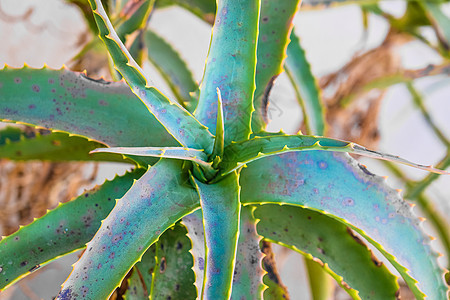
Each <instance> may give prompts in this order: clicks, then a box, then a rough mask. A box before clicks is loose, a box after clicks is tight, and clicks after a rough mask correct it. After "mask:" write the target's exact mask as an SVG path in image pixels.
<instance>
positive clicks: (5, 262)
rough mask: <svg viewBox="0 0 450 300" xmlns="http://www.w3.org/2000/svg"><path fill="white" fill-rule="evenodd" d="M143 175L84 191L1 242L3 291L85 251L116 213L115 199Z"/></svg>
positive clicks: (0, 286) (0, 281)
mask: <svg viewBox="0 0 450 300" xmlns="http://www.w3.org/2000/svg"><path fill="white" fill-rule="evenodd" d="M143 173H144V170H143V169H137V170H135V171H133V172H132V173H129V174H126V175H124V176H122V177H116V178H115V179H114V180H112V181H107V182H105V183H104V184H103V185H101V186H98V187H96V188H94V189H92V190H89V191H85V192H84V193H83V194H82V195H80V196H79V197H77V198H75V199H73V200H72V201H70V202H67V203H63V204H60V205H58V207H56V208H55V209H54V210H51V211H49V212H48V213H47V214H46V215H45V216H43V217H41V218H39V219H36V220H35V221H33V222H32V223H30V224H28V225H26V226H24V227H21V228H20V229H19V230H18V231H16V232H15V233H13V234H11V235H10V236H8V237H4V238H3V239H2V240H1V241H0V270H1V271H0V289H3V288H5V287H6V286H9V285H10V284H12V283H14V282H15V281H16V280H18V279H20V278H21V277H23V276H26V275H28V274H29V273H30V272H32V271H34V270H36V269H38V268H39V267H40V266H42V265H44V264H46V263H48V262H50V261H51V260H53V259H55V258H57V257H59V256H61V255H64V254H67V253H69V252H72V251H75V250H77V249H81V248H84V247H85V244H86V243H87V242H88V241H89V240H90V239H91V238H92V237H93V236H94V234H95V233H96V232H97V230H98V229H99V228H100V224H101V221H102V220H103V219H104V218H105V217H106V216H107V215H108V214H109V212H110V211H111V210H112V209H113V207H114V205H115V199H118V198H120V197H122V196H123V195H124V194H125V192H126V191H127V190H128V189H129V188H130V187H131V185H132V184H133V180H135V179H137V178H139V177H140V176H141V175H142V174H143Z"/></svg>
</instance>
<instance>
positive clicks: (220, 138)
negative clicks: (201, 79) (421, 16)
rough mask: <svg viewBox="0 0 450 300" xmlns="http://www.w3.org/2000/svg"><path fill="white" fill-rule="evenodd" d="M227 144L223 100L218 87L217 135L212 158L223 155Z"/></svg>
mask: <svg viewBox="0 0 450 300" xmlns="http://www.w3.org/2000/svg"><path fill="white" fill-rule="evenodd" d="M224 146H225V127H224V120H223V102H222V95H221V93H220V89H219V88H217V121H216V136H215V137H214V149H213V153H212V155H211V157H212V159H216V157H217V156H218V157H219V158H221V157H223V149H224Z"/></svg>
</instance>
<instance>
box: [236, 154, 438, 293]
mask: <svg viewBox="0 0 450 300" xmlns="http://www.w3.org/2000/svg"><path fill="white" fill-rule="evenodd" d="M240 184H241V186H242V191H241V201H242V202H243V203H244V204H245V203H248V204H251V203H283V204H290V205H298V206H301V207H305V208H310V209H313V210H317V211H319V212H322V213H324V214H327V215H328V216H330V217H334V218H336V220H338V221H340V222H342V223H344V224H346V225H347V226H350V227H352V229H354V230H356V231H357V232H358V233H360V234H361V235H362V236H364V237H365V238H366V239H367V240H368V241H369V242H371V243H372V244H373V245H374V246H375V247H377V248H378V250H380V252H381V253H382V254H383V255H385V256H386V258H387V259H389V261H390V262H391V263H392V264H393V265H394V267H395V268H396V269H397V270H398V271H399V272H400V274H401V275H402V277H403V278H404V279H405V281H406V282H407V284H408V285H409V287H410V288H411V290H412V291H413V293H414V295H415V296H416V297H417V298H418V299H423V297H424V294H425V295H427V296H428V297H429V299H445V298H446V294H447V286H446V285H445V283H444V280H443V275H442V274H443V271H442V270H441V269H440V267H439V266H438V264H437V255H436V254H435V253H434V252H433V251H432V250H431V248H430V245H429V241H430V238H429V237H427V236H426V235H424V234H423V232H422V230H421V228H420V220H419V219H418V218H417V217H416V216H415V215H414V214H413V213H412V208H411V207H410V206H409V205H408V204H407V203H406V202H404V201H403V200H402V199H401V197H400V196H399V194H398V192H396V191H395V190H392V189H391V188H389V187H388V186H387V185H386V183H385V181H384V179H383V178H381V177H378V176H376V175H374V174H371V173H370V172H368V171H367V169H366V168H365V167H363V166H361V165H359V164H358V163H357V162H356V161H355V160H353V159H352V158H350V157H349V156H348V155H345V154H344V155H343V154H340V153H327V152H321V151H314V152H298V153H287V154H282V155H278V156H273V157H269V158H266V159H262V160H259V161H256V162H253V163H251V164H249V165H248V167H247V168H245V169H243V170H242V172H241V180H240Z"/></svg>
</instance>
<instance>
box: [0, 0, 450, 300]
mask: <svg viewBox="0 0 450 300" xmlns="http://www.w3.org/2000/svg"><path fill="white" fill-rule="evenodd" d="M357 2H358V1H353V3H354V4H347V5H331V6H329V7H326V6H325V5H323V4H324V2H323V1H310V2H305V3H303V6H302V8H301V9H300V12H299V13H298V14H297V16H296V17H295V19H294V23H295V29H294V30H295V32H296V33H297V35H298V36H299V37H300V40H301V44H302V46H303V48H304V49H305V51H306V56H307V58H308V60H309V62H310V64H311V68H312V72H313V74H314V75H315V76H316V78H317V79H318V82H319V85H320V86H321V88H322V90H323V92H322V98H323V100H324V102H325V103H326V104H327V107H328V114H327V121H328V123H329V128H328V134H327V135H329V136H332V137H336V138H342V139H346V140H352V141H355V142H357V143H360V144H362V145H364V146H367V147H369V148H372V149H377V150H380V151H383V152H387V153H391V154H395V155H399V156H401V157H403V158H406V159H408V160H411V161H414V162H417V163H421V164H433V165H436V164H438V165H439V163H441V164H440V166H441V167H442V166H444V167H445V166H448V165H449V164H450V162H449V161H450V159H449V153H450V150H449V149H450V148H449V142H448V140H449V139H450V120H449V116H450V79H449V74H450V67H449V64H448V62H449V61H448V59H449V58H448V56H446V55H447V54H448V48H447V49H443V48H442V47H440V46H435V45H440V43H441V37H440V36H439V34H437V33H439V29H437V28H436V27H437V25H436V24H434V25H433V26H420V28H418V32H419V36H420V38H418V37H413V36H411V35H408V34H404V33H401V32H400V33H399V32H397V30H393V26H392V22H390V21H389V18H386V15H389V16H393V17H394V18H401V17H402V16H403V15H404V14H405V11H406V8H407V5H408V1H403V0H390V1H379V2H378V3H379V7H380V8H381V10H382V12H383V14H384V15H380V14H375V13H371V12H370V11H369V12H367V11H365V10H364V9H362V7H361V6H360V5H359V4H358V3H357ZM317 3H320V4H321V5H315V4H317ZM442 8H443V9H442V11H443V13H444V15H446V16H447V18H448V16H449V15H450V5H449V4H444V5H443V6H442ZM446 24H449V23H448V22H447V23H446ZM150 27H151V28H152V29H153V30H154V31H155V32H157V33H159V34H160V35H161V36H163V37H164V38H165V39H166V40H168V41H169V42H170V43H171V44H172V45H173V46H174V48H175V49H177V50H178V51H179V53H180V54H181V56H182V57H183V58H184V59H185V60H186V61H187V63H188V65H189V67H190V69H191V70H192V72H193V74H194V76H195V78H196V79H197V80H198V81H200V80H201V77H202V74H203V67H204V62H205V59H206V55H207V51H208V46H209V40H210V35H211V27H210V25H209V24H208V23H206V22H204V21H202V20H200V19H199V18H197V17H196V16H194V15H192V14H190V13H189V12H187V11H186V10H184V9H182V8H179V7H168V8H164V9H159V10H157V11H155V12H154V13H153V15H152V18H151V22H150ZM449 29H450V27H449V28H446V30H449ZM441 34H442V33H441ZM422 37H423V38H422ZM91 39H92V36H91V34H90V33H89V31H88V28H87V25H86V23H85V21H84V18H83V15H82V14H81V12H80V10H79V9H78V8H77V7H76V6H75V5H71V4H69V3H68V2H67V1H63V0H46V1H35V0H22V1H14V0H0V66H3V65H4V64H7V65H8V66H10V67H14V68H21V67H22V66H23V65H24V63H26V64H27V65H29V66H30V67H33V68H41V67H43V66H44V64H46V65H47V66H49V67H51V68H57V69H58V68H61V66H62V65H63V64H66V65H67V66H68V67H69V68H71V67H72V66H75V62H74V60H73V57H74V56H75V55H76V54H77V53H78V52H79V51H80V50H81V49H82V48H83V46H84V45H85V44H86V43H87V42H89V41H90V40H91ZM441 46H442V45H441ZM447 46H448V44H447ZM444 48H445V47H444ZM445 51H447V52H445ZM90 63H92V64H94V65H95V64H96V63H101V62H99V61H97V60H96V58H95V57H94V58H92V59H91V62H90ZM103 63H104V62H103ZM430 65H432V66H434V67H436V66H437V69H438V72H435V73H432V70H431V69H433V68H430V67H429V66H430ZM442 66H443V67H442ZM439 67H442V68H441V69H442V70H441V69H439ZM445 67H446V69H445ZM427 68H428V69H427ZM434 69H436V68H434ZM145 70H146V71H147V72H148V73H149V74H150V75H151V77H152V78H153V81H154V84H155V85H156V86H157V87H158V88H159V89H160V90H161V91H162V92H163V93H165V94H166V95H169V96H173V93H172V91H171V90H170V88H169V87H168V86H167V84H166V83H165V81H164V80H163V79H162V78H161V76H160V75H159V73H158V72H157V71H156V69H155V68H154V67H152V66H151V65H150V64H148V65H146V66H145ZM439 70H440V71H439ZM87 72H88V75H90V76H93V77H99V76H105V77H107V78H108V76H109V75H108V72H106V71H101V70H100V71H98V72H97V71H96V72H95V73H94V72H91V71H90V70H89V69H88V70H87ZM408 72H409V73H408ZM427 72H428V73H427ZM430 72H431V73H432V74H430ZM396 74H409V76H410V77H411V78H410V79H411V80H410V81H408V83H405V82H400V83H395V82H396V81H395V80H393V79H392V78H393V76H394V75H396ZM428 75H430V76H428ZM383 78H388V79H389V80H391V81H389V82H388V83H386V82H383V81H382V80H380V79H383ZM377 80H378V81H377ZM385 81H386V80H385ZM370 84H372V85H370ZM269 99H270V106H269V117H270V119H271V122H270V123H269V130H270V131H279V130H280V129H283V130H284V131H285V132H287V133H296V132H298V131H299V130H300V129H303V128H304V124H303V114H302V109H301V107H300V105H299V101H298V99H297V97H296V94H295V91H294V90H293V88H292V86H291V84H290V82H289V79H288V77H287V75H286V74H285V73H283V74H281V75H280V76H279V78H278V79H277V81H276V83H275V86H274V88H273V90H272V92H271V94H270V98H269ZM349 99H350V100H349ZM342 101H351V102H350V104H349V105H346V106H345V107H344V105H340V104H339V103H341V104H342ZM361 161H362V162H363V163H364V164H365V165H367V167H368V169H369V170H371V172H374V173H376V174H378V175H382V176H389V178H388V183H389V185H390V186H392V187H394V188H399V189H404V193H406V194H408V193H410V195H411V193H412V192H411V191H414V188H415V187H417V186H420V185H421V184H422V183H421V182H422V179H424V178H426V177H429V176H430V175H429V174H428V173H426V172H424V171H420V170H416V169H413V168H409V167H405V166H400V165H396V166H392V165H390V164H385V163H384V162H380V161H375V160H372V159H366V158H364V159H361ZM82 165H83V166H84V168H83V169H80V168H79V166H80V164H66V165H64V166H60V167H57V166H51V167H49V166H47V168H59V171H58V172H59V173H58V172H57V174H58V176H59V177H62V176H69V175H70V176H72V177H71V178H69V179H68V180H66V182H65V184H63V185H62V186H59V187H56V188H55V187H53V190H49V192H48V193H49V194H51V195H53V196H52V197H53V198H58V197H59V198H61V197H62V198H64V199H67V200H68V199H70V197H73V196H75V195H76V194H77V193H78V192H79V189H80V188H79V186H80V185H81V186H82V188H89V187H91V186H93V185H95V184H101V183H102V182H103V181H104V180H105V179H111V178H113V177H114V175H115V174H117V173H119V174H123V173H124V172H125V171H126V170H127V169H128V168H129V167H130V166H129V165H124V164H101V165H100V166H98V170H97V166H94V165H93V164H86V163H85V164H82ZM43 167H45V164H43V165H40V164H35V165H32V166H31V167H30V166H29V165H28V166H25V165H20V164H13V163H11V162H5V161H1V162H0V181H1V183H0V190H1V187H7V186H8V185H9V184H10V183H11V182H14V181H17V180H19V181H21V182H22V183H21V184H22V185H23V187H24V188H25V189H26V188H27V187H28V188H29V187H30V186H35V187H34V189H38V190H39V189H40V187H41V186H42V185H46V186H52V185H51V181H50V183H42V182H41V183H33V182H32V180H33V178H28V177H29V176H28V177H26V176H25V175H24V174H23V173H24V171H23V170H29V169H30V168H31V169H36V172H42V170H41V169H43ZM20 170H22V172H21V171H20ZM79 170H82V171H79ZM14 172H15V173H14ZM11 174H13V175H11ZM92 174H96V175H95V176H94V177H92ZM14 176H16V177H14ZM58 176H55V182H56V177H58ZM91 177H92V178H91ZM427 180H429V179H427ZM429 181H430V183H427V184H426V187H424V190H423V191H422V190H421V191H420V192H417V191H416V192H417V193H419V194H420V195H421V196H420V197H422V198H424V199H425V200H424V201H428V202H427V203H431V204H432V206H433V209H434V210H435V211H437V213H438V215H439V216H440V217H441V218H442V219H443V220H444V222H446V223H444V224H445V226H447V227H449V226H448V219H449V216H450V188H449V187H450V176H441V177H439V178H437V179H431V180H429ZM49 189H50V188H49ZM55 189H56V190H55ZM30 193H31V192H30ZM31 194H32V193H31ZM26 195H28V194H26ZM0 197H6V196H5V194H4V193H3V194H1V193H0ZM411 197H412V198H414V197H418V196H414V195H413V196H411ZM22 198H25V196H23V195H22ZM47 198H48V197H47ZM25 200H27V201H29V199H25ZM413 200H414V199H413ZM2 201H5V200H4V199H3V200H2V199H0V203H2ZM35 202H36V203H40V207H38V208H29V207H24V205H25V204H21V205H22V206H20V205H19V204H14V205H11V204H9V206H8V208H9V210H6V209H2V210H3V214H0V220H1V222H0V223H1V224H0V234H2V235H6V234H7V233H8V232H9V233H10V232H12V231H14V230H17V228H18V225H25V224H27V223H29V222H30V221H31V220H32V217H38V216H39V215H42V214H43V213H45V209H46V208H49V209H50V208H51V207H54V206H56V202H54V203H53V202H51V201H49V199H46V200H39V201H38V200H36V201H35ZM27 203H29V202H27ZM2 205H3V204H2ZM18 211H20V213H17V212H18ZM14 213H16V214H15V215H14ZM416 213H417V214H419V215H426V212H422V211H420V207H416ZM12 215H14V217H12ZM30 218H31V219H30ZM425 228H426V230H427V232H429V234H430V235H433V236H438V235H439V233H437V232H435V231H434V229H433V228H432V226H430V225H429V222H426V223H425ZM447 238H449V237H448V233H447ZM440 241H441V239H440V238H438V240H436V241H434V242H433V247H435V248H436V249H437V250H438V251H439V252H441V253H446V251H447V250H446V247H448V246H449V245H444V244H443V243H442V242H440ZM273 247H274V251H275V255H276V258H277V262H278V270H279V272H280V276H281V278H282V280H283V282H284V284H285V285H286V286H287V289H288V292H289V294H290V295H291V299H310V292H309V290H308V285H307V280H308V279H307V276H306V275H305V272H304V266H303V259H302V257H301V255H300V254H298V253H294V252H291V251H286V250H284V249H282V248H281V247H279V246H276V245H274V246H273ZM78 255H79V253H73V254H70V255H67V256H65V257H63V258H60V259H59V260H57V261H55V262H53V263H50V264H49V265H47V266H45V267H43V268H42V269H41V270H39V271H37V272H36V273H34V274H33V275H31V276H29V278H28V277H27V278H26V279H24V280H22V281H20V282H19V283H17V284H16V285H14V286H12V287H11V288H9V289H8V290H7V291H5V292H2V293H0V299H2V300H3V299H17V300H19V299H50V298H52V297H53V296H55V295H56V294H57V292H58V291H59V287H60V284H61V283H62V282H63V281H64V279H65V278H66V277H67V275H68V274H69V272H70V270H71V264H72V263H74V262H75V261H76V260H77V257H78ZM378 257H380V256H378ZM440 263H441V265H442V267H446V266H448V265H449V262H448V256H447V255H444V256H442V257H441V258H440ZM36 274H38V275H39V276H36ZM43 274H45V275H43ZM41 275H42V276H41ZM405 295H406V294H405ZM334 298H335V299H347V298H348V296H347V295H346V294H345V293H344V292H342V291H339V290H338V291H337V292H336V293H335V295H334ZM406 299H407V298H406Z"/></svg>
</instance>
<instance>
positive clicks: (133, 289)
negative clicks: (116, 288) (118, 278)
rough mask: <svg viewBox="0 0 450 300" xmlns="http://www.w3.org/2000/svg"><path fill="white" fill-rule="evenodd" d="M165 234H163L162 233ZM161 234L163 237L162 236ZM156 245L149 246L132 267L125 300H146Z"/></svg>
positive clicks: (149, 289) (150, 284)
mask: <svg viewBox="0 0 450 300" xmlns="http://www.w3.org/2000/svg"><path fill="white" fill-rule="evenodd" d="M164 233H165V232H164ZM164 233H163V236H164ZM155 256H156V243H154V244H153V245H151V246H150V248H148V249H147V251H145V254H144V255H143V256H142V258H141V261H139V262H137V263H136V264H135V265H134V267H133V273H132V274H131V277H130V279H129V280H128V289H127V291H126V293H125V295H124V296H125V299H127V300H142V299H148V296H149V294H150V291H151V288H152V278H153V272H154V270H155V265H156V260H155Z"/></svg>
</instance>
